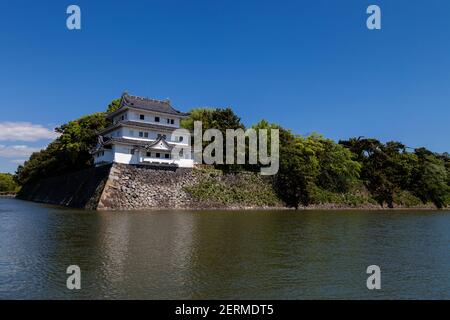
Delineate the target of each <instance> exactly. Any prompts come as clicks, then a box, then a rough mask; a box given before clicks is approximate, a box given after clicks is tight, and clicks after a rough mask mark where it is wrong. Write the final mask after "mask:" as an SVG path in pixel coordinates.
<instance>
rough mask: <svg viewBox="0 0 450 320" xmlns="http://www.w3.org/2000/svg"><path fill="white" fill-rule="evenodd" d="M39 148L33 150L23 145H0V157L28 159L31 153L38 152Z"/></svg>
mask: <svg viewBox="0 0 450 320" xmlns="http://www.w3.org/2000/svg"><path fill="white" fill-rule="evenodd" d="M39 150H41V148H33V147H29V146H25V145H14V146H5V145H2V144H0V157H4V158H20V157H26V158H28V157H29V156H30V155H31V154H32V153H33V152H36V151H39Z"/></svg>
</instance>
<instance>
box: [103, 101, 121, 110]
mask: <svg viewBox="0 0 450 320" xmlns="http://www.w3.org/2000/svg"><path fill="white" fill-rule="evenodd" d="M120 99H121V98H118V99H114V100H112V101H111V102H110V103H109V104H108V107H107V109H106V113H111V112H114V111H116V110H117V109H119V107H120Z"/></svg>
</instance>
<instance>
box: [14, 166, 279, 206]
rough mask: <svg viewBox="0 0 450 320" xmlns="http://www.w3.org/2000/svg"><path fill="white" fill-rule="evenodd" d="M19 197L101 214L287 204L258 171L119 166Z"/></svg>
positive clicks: (30, 189)
mask: <svg viewBox="0 0 450 320" xmlns="http://www.w3.org/2000/svg"><path fill="white" fill-rule="evenodd" d="M240 190H242V194H240ZM18 198H21V199H25V200H31V201H38V202H45V203H52V204H59V205H64V206H69V207H77V208H84V209H97V210H142V209H208V208H224V209H225V208H236V209H238V208H253V207H255V208H256V207H271V206H277V207H280V206H282V204H281V203H280V202H279V201H278V200H277V198H276V197H275V195H274V192H273V188H272V184H271V181H270V179H267V178H263V177H262V176H260V175H259V174H257V173H248V172H240V173H230V174H223V173H222V172H221V171H219V170H208V169H204V168H202V169H185V168H176V169H175V168H170V167H157V168H155V167H148V166H135V165H127V164H117V163H114V164H112V165H105V166H101V167H97V168H91V169H87V170H83V171H79V172H75V173H71V174H68V175H65V176H61V177H54V178H49V179H44V180H42V181H39V182H37V183H34V184H30V185H27V186H24V188H23V189H22V191H21V193H20V194H19V195H18ZM250 198H251V199H250ZM259 198H261V199H259ZM262 198H264V199H262ZM267 199H269V200H270V201H267Z"/></svg>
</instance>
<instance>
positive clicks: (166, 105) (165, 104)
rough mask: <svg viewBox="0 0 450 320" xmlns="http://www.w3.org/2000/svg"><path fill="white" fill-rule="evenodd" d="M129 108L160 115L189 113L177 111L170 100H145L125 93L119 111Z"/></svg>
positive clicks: (183, 114)
mask: <svg viewBox="0 0 450 320" xmlns="http://www.w3.org/2000/svg"><path fill="white" fill-rule="evenodd" d="M125 107H129V108H134V109H141V110H146V111H154V112H160V113H166V114H171V115H176V116H182V117H184V116H187V115H188V114H187V113H184V112H181V111H178V110H176V109H175V108H173V107H172V105H171V104H170V101H169V100H156V99H150V98H143V97H138V96H132V95H129V94H128V93H124V94H123V95H122V98H121V99H120V106H119V109H118V110H117V111H119V110H121V109H122V108H125Z"/></svg>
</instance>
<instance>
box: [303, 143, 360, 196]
mask: <svg viewBox="0 0 450 320" xmlns="http://www.w3.org/2000/svg"><path fill="white" fill-rule="evenodd" d="M309 139H313V140H316V141H317V142H318V143H319V144H320V145H321V146H320V147H318V148H316V156H317V158H318V161H319V164H320V169H319V174H318V176H317V180H316V184H317V186H318V187H320V188H322V189H325V190H328V191H331V192H339V193H345V192H348V191H350V189H351V188H353V187H354V186H355V185H356V184H357V183H358V181H359V180H358V179H359V174H360V171H361V164H360V163H359V162H358V161H355V160H354V158H356V157H355V156H354V155H353V154H352V153H351V152H350V150H348V149H347V148H345V147H344V146H342V145H339V144H337V143H335V142H334V141H333V140H330V139H325V138H324V137H322V136H319V135H312V136H311V137H310V138H309Z"/></svg>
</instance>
